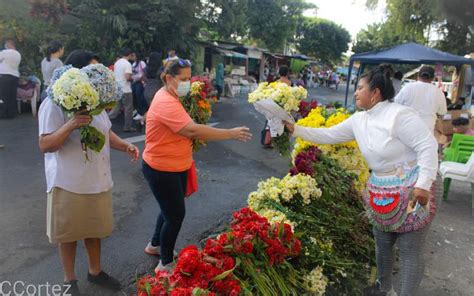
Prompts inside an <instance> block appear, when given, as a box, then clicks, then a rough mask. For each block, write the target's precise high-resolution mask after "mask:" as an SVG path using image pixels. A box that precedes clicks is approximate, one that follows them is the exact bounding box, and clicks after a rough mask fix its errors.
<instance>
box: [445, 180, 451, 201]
mask: <svg viewBox="0 0 474 296" xmlns="http://www.w3.org/2000/svg"><path fill="white" fill-rule="evenodd" d="M443 184H444V188H443V200H448V193H449V187H450V186H451V178H445V179H444V182H443Z"/></svg>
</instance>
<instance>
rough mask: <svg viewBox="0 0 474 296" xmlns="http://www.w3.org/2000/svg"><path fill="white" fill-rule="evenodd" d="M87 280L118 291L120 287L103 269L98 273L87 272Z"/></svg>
mask: <svg viewBox="0 0 474 296" xmlns="http://www.w3.org/2000/svg"><path fill="white" fill-rule="evenodd" d="M87 280H88V281H89V282H91V283H93V284H96V285H99V286H101V287H104V288H106V289H109V290H114V291H120V289H121V286H120V282H119V281H118V280H117V279H115V278H113V277H111V276H109V275H108V274H106V273H105V272H103V271H101V272H100V273H99V274H98V275H91V274H90V273H87Z"/></svg>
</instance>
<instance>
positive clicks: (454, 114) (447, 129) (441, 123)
mask: <svg viewBox="0 0 474 296" xmlns="http://www.w3.org/2000/svg"><path fill="white" fill-rule="evenodd" d="M446 115H448V116H446ZM446 115H444V116H440V117H439V118H438V119H437V120H436V126H435V129H436V130H437V131H438V132H439V133H440V134H443V135H452V134H453V125H452V124H451V121H452V120H453V119H456V118H459V117H467V118H470V127H471V128H474V118H471V113H470V112H469V111H467V110H453V111H448V113H447V114H446Z"/></svg>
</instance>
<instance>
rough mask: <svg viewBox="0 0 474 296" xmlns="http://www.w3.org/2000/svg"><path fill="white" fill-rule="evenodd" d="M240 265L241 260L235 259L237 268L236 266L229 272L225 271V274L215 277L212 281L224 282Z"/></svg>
mask: <svg viewBox="0 0 474 296" xmlns="http://www.w3.org/2000/svg"><path fill="white" fill-rule="evenodd" d="M239 265H240V259H239V258H236V259H235V266H234V268H232V269H229V270H227V271H224V272H223V273H221V274H219V275H217V276H215V277H214V278H213V279H212V280H211V281H212V282H217V281H222V280H223V279H225V278H226V277H227V276H228V275H229V274H231V273H232V272H233V271H234V270H235V269H236V268H237V266H239Z"/></svg>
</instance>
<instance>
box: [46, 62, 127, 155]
mask: <svg viewBox="0 0 474 296" xmlns="http://www.w3.org/2000/svg"><path fill="white" fill-rule="evenodd" d="M51 82H52V84H51V87H50V88H49V89H48V91H47V92H48V96H49V97H50V98H51V99H52V100H53V102H54V103H55V104H57V105H58V106H59V107H61V109H62V110H63V111H64V112H65V113H66V114H67V115H68V116H72V115H74V114H75V113H78V112H81V113H83V114H89V115H91V116H96V115H99V114H101V113H102V112H103V111H104V110H105V109H106V108H112V107H114V106H115V103H116V99H117V98H118V97H119V96H120V94H119V92H120V91H119V89H118V86H117V83H116V81H115V76H114V73H113V72H112V71H110V70H109V69H108V68H107V67H105V66H104V65H102V64H98V65H90V66H87V67H84V68H83V69H80V70H79V69H76V68H72V67H71V66H65V67H62V68H60V69H57V70H55V72H54V74H53V79H52V80H51ZM80 134H81V143H82V149H83V151H84V154H85V158H86V160H89V158H88V154H87V152H88V150H89V149H90V150H92V151H95V152H100V151H101V150H102V148H103V147H104V145H105V135H103V134H102V133H101V132H100V131H99V130H97V129H96V128H95V127H92V126H90V125H88V126H84V127H82V128H80Z"/></svg>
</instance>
